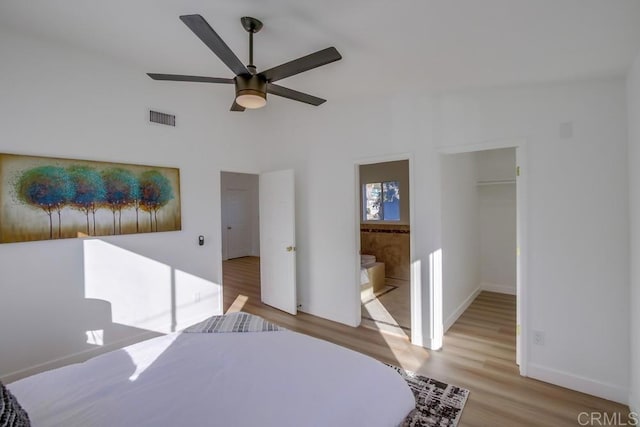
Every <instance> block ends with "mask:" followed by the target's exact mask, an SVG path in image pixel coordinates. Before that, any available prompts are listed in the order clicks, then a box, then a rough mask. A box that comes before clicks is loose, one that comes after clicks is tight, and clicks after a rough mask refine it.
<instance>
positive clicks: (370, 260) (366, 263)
mask: <svg viewBox="0 0 640 427" xmlns="http://www.w3.org/2000/svg"><path fill="white" fill-rule="evenodd" d="M375 263H376V256H375V255H366V254H362V255H360V267H362V268H369V267H371V266H372V265H373V264H375Z"/></svg>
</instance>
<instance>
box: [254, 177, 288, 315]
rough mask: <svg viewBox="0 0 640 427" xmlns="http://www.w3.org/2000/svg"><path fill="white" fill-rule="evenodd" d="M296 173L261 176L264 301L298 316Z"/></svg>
mask: <svg viewBox="0 0 640 427" xmlns="http://www.w3.org/2000/svg"><path fill="white" fill-rule="evenodd" d="M295 228H296V224H295V198H294V176H293V170H283V171H275V172H267V173H263V174H260V288H261V290H262V302H263V303H265V304H268V305H270V306H272V307H275V308H278V309H280V310H283V311H286V312H287V313H291V314H296V313H297V296H296V249H295V248H296V235H295Z"/></svg>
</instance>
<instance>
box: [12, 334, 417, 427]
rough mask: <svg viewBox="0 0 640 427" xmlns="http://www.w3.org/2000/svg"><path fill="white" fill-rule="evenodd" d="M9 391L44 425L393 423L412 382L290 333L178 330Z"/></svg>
mask: <svg viewBox="0 0 640 427" xmlns="http://www.w3.org/2000/svg"><path fill="white" fill-rule="evenodd" d="M8 388H9V389H10V390H11V391H12V392H13V393H14V394H15V395H16V397H17V398H18V401H19V402H20V404H21V405H22V406H23V407H24V408H25V409H26V410H27V412H28V413H29V416H30V418H31V420H32V423H33V425H34V426H35V427H38V426H67V427H71V426H83V427H84V426H322V427H327V426H371V427H375V426H395V425H398V424H400V423H401V422H402V421H403V420H404V418H405V416H406V415H407V414H408V413H409V412H410V411H411V410H412V409H413V408H414V407H415V401H414V397H413V394H412V393H411V391H410V389H409V387H408V386H407V384H406V382H405V381H404V380H403V379H402V377H400V375H398V374H397V373H396V372H394V371H393V370H392V369H390V368H389V367H387V366H385V365H384V364H382V363H380V362H378V361H376V360H374V359H372V358H370V357H368V356H365V355H362V354H360V353H356V352H354V351H351V350H348V349H345V348H343V347H339V346H336V345H334V344H331V343H328V342H326V341H322V340H318V339H315V338H312V337H309V336H306V335H302V334H298V333H295V332H291V331H278V332H250V333H222V334H208V333H203V334H198V333H192V334H172V335H167V336H163V337H159V338H154V339H152V340H149V341H145V342H142V343H138V344H135V345H132V346H129V347H126V348H124V349H121V350H116V351H113V352H110V353H107V354H104V355H101V356H98V357H96V358H93V359H91V360H89V361H87V362H84V363H81V364H76V365H71V366H66V367H64V368H60V369H56V370H53V371H49V372H45V373H42V374H38V375H35V376H32V377H29V378H25V379H23V380H20V381H17V382H14V383H12V384H10V385H9V386H8Z"/></svg>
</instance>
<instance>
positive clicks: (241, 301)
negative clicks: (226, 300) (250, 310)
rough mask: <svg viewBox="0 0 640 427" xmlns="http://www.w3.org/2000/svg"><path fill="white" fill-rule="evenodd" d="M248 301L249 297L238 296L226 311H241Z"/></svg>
mask: <svg viewBox="0 0 640 427" xmlns="http://www.w3.org/2000/svg"><path fill="white" fill-rule="evenodd" d="M248 300H249V297H248V296H246V295H242V294H240V295H238V296H237V297H236V299H235V300H234V301H233V303H231V307H229V309H228V310H227V314H228V313H237V312H238V311H242V308H243V307H244V305H245V304H246V303H247V301H248Z"/></svg>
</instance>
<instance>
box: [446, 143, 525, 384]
mask: <svg viewBox="0 0 640 427" xmlns="http://www.w3.org/2000/svg"><path fill="white" fill-rule="evenodd" d="M476 148H477V147H476ZM522 156H523V151H522V147H517V146H512V147H500V148H495V149H493V148H492V149H486V150H482V149H480V150H470V151H466V152H465V151H462V152H457V153H451V154H445V155H442V157H441V183H442V189H441V196H442V199H441V203H442V252H443V257H442V324H443V332H444V344H443V345H444V346H447V345H453V346H461V347H462V348H465V349H466V350H467V351H470V352H473V353H475V354H476V356H475V357H484V358H485V360H494V361H495V362H496V363H500V364H501V365H504V366H505V367H507V366H512V367H513V369H515V370H517V369H518V367H517V364H520V365H521V367H522V364H521V363H520V356H521V353H522V350H521V348H520V347H521V345H522V342H521V341H522V340H521V338H520V337H519V335H518V331H519V329H520V328H519V327H518V325H520V324H521V321H520V319H521V317H522V313H521V310H520V307H521V306H522V301H521V299H522V297H523V295H522V290H523V286H522V285H523V284H522V277H523V274H522V267H523V266H522V264H521V259H520V255H519V252H520V249H521V247H522V246H523V243H524V241H523V234H522V230H523V228H522V224H523V223H522V218H521V217H522V214H523V212H524V209H523V206H524V205H523V201H524V198H523V196H524V194H521V191H522V190H523V187H522V186H521V182H520V181H519V180H520V178H519V177H518V175H519V173H520V168H519V166H518V164H519V163H520V162H519V160H520V159H522ZM522 192H523V191H522ZM520 372H521V373H522V369H520Z"/></svg>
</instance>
